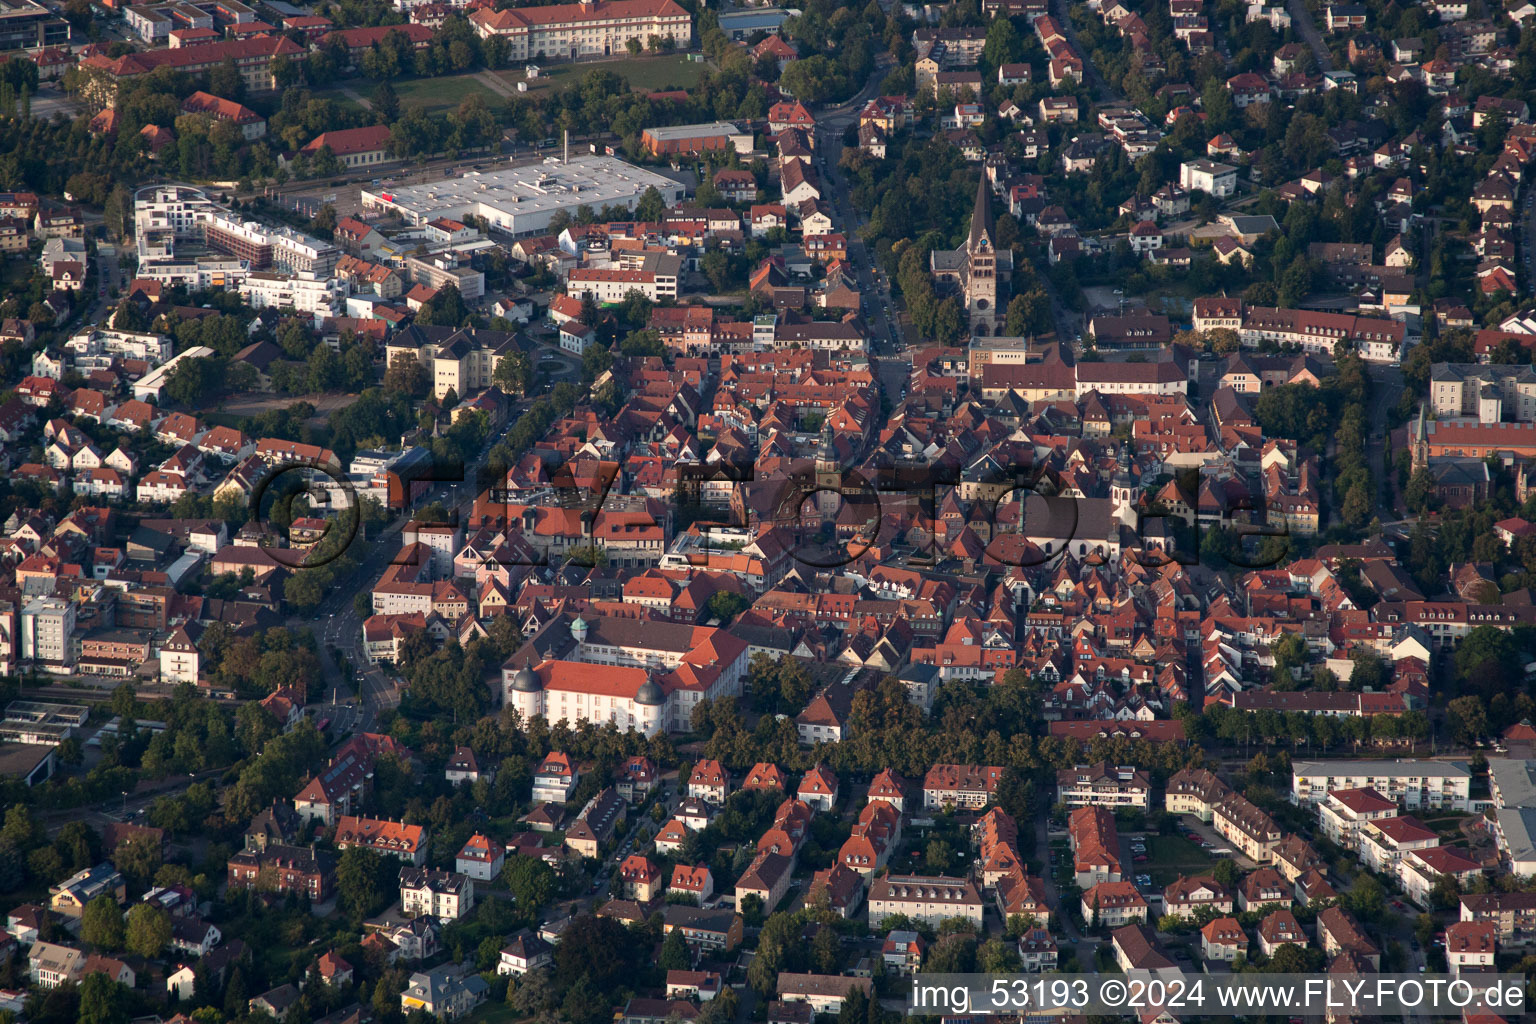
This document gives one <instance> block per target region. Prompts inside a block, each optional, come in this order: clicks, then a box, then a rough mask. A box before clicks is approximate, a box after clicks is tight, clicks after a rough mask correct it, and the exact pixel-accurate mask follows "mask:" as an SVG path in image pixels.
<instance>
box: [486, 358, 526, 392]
mask: <svg viewBox="0 0 1536 1024" xmlns="http://www.w3.org/2000/svg"><path fill="white" fill-rule="evenodd" d="M491 379H492V380H493V381H495V383H496V386H497V387H499V388H501V390H503V391H505V392H506V393H507V394H509V395H521V394H527V392H528V391H529V389H530V388H532V387H533V361H532V360H531V359H529V358H528V354H527V353H526V352H508V353H507V354H506V355H504V356H502V357H501V358H500V359H498V360H497V361H496V372H495V373H494V374H492V377H491Z"/></svg>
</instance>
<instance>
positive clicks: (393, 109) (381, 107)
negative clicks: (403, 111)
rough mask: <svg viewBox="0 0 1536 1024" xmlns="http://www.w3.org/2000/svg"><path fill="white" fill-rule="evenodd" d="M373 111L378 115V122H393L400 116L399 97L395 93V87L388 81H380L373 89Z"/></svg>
mask: <svg viewBox="0 0 1536 1024" xmlns="http://www.w3.org/2000/svg"><path fill="white" fill-rule="evenodd" d="M372 101H373V112H374V114H375V115H376V116H377V117H378V119H379V123H380V124H394V123H395V121H397V120H399V118H400V97H399V95H397V94H396V93H395V87H394V86H392V85H390V84H389V83H388V82H380V83H379V86H378V88H376V89H374V90H373V97H372Z"/></svg>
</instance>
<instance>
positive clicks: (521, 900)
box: [501, 857, 557, 914]
mask: <svg viewBox="0 0 1536 1024" xmlns="http://www.w3.org/2000/svg"><path fill="white" fill-rule="evenodd" d="M501 881H502V883H503V884H504V885H506V887H507V890H508V891H509V892H511V893H512V897H513V899H515V900H516V901H517V904H518V906H519V907H521V908H522V910H523V912H524V913H526V914H537V913H538V912H539V911H540V910H541V909H543V907H544V906H545V905H546V904H547V903H549V901H550V900H551V899H553V898H554V895H555V890H556V888H557V885H556V883H557V879H556V878H555V869H554V868H552V867H550V866H549V865H548V864H546V863H545V862H544V861H543V860H541V859H539V858H538V857H514V858H512V859H511V860H509V861H507V863H506V866H505V867H503V868H502V869H501Z"/></svg>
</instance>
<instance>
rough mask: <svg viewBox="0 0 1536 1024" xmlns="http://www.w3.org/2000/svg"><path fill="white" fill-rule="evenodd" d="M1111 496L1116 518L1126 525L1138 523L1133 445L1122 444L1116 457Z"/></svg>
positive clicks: (1110, 486) (1111, 482) (1110, 489)
mask: <svg viewBox="0 0 1536 1024" xmlns="http://www.w3.org/2000/svg"><path fill="white" fill-rule="evenodd" d="M1109 498H1110V501H1111V502H1112V503H1113V505H1114V509H1115V518H1117V519H1119V520H1120V522H1122V523H1124V524H1125V525H1126V526H1132V527H1134V526H1135V525H1136V485H1135V484H1134V483H1132V481H1131V446H1130V444H1128V443H1127V444H1122V445H1121V446H1120V455H1119V457H1118V458H1117V459H1116V465H1115V475H1114V476H1113V477H1111V478H1110V481H1109Z"/></svg>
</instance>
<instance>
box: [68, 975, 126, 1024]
mask: <svg viewBox="0 0 1536 1024" xmlns="http://www.w3.org/2000/svg"><path fill="white" fill-rule="evenodd" d="M78 1014H79V1015H78V1017H77V1018H76V1019H77V1020H78V1021H79V1024H126V1021H127V1020H128V1017H129V1013H128V999H127V991H126V990H125V989H124V988H123V985H122V983H120V982H118V981H115V980H113V979H112V978H111V977H109V976H108V975H107V973H106V972H105V971H92V972H91V973H90V974H87V975H86V976H85V978H84V979H82V980H81V982H80V1009H79V1011H78Z"/></svg>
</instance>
